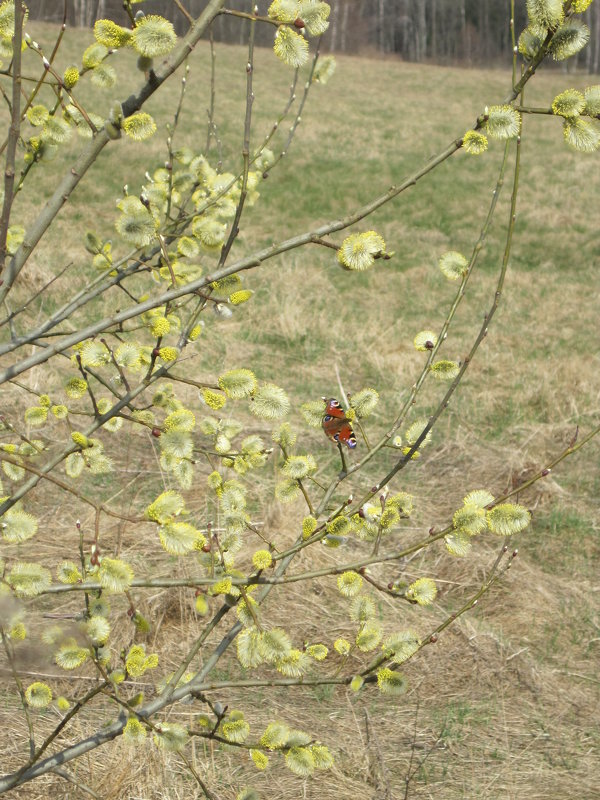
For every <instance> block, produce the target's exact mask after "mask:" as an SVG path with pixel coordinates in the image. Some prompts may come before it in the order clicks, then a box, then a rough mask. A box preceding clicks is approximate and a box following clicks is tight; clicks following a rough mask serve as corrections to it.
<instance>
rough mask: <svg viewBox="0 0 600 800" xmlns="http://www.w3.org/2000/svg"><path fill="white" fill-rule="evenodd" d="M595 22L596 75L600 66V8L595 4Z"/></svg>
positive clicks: (594, 62) (594, 64)
mask: <svg viewBox="0 0 600 800" xmlns="http://www.w3.org/2000/svg"><path fill="white" fill-rule="evenodd" d="M594 16H595V24H594V34H595V35H594V37H593V41H594V61H593V64H592V72H593V73H594V75H596V74H597V73H598V66H600V9H599V8H598V6H597V5H596V6H595V14H594Z"/></svg>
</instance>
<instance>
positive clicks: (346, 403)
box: [334, 364, 350, 408]
mask: <svg viewBox="0 0 600 800" xmlns="http://www.w3.org/2000/svg"><path fill="white" fill-rule="evenodd" d="M334 366H335V377H336V378H337V382H338V386H339V387H340V394H341V396H342V400H343V401H344V406H345V408H350V401H349V400H348V395H347V394H346V391H345V389H344V386H343V384H342V379H341V377H340V371H339V369H338V365H337V364H335V365H334Z"/></svg>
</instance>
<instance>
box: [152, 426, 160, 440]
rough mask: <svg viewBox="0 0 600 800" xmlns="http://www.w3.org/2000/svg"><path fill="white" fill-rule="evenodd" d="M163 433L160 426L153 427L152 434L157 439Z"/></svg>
mask: <svg viewBox="0 0 600 800" xmlns="http://www.w3.org/2000/svg"><path fill="white" fill-rule="evenodd" d="M161 433H162V431H161V429H160V428H152V436H154V437H155V438H156V439H158V437H159V436H160V435H161Z"/></svg>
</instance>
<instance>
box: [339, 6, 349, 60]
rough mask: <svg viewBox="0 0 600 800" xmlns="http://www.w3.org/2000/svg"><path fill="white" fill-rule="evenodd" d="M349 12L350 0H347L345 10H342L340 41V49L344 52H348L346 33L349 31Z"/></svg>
mask: <svg viewBox="0 0 600 800" xmlns="http://www.w3.org/2000/svg"><path fill="white" fill-rule="evenodd" d="M349 13H350V3H349V0H346V2H345V3H344V10H343V11H342V36H341V42H340V49H341V51H342V53H345V52H346V40H347V36H346V34H347V33H348V16H349Z"/></svg>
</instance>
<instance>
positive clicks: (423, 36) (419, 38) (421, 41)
mask: <svg viewBox="0 0 600 800" xmlns="http://www.w3.org/2000/svg"><path fill="white" fill-rule="evenodd" d="M415 44H416V53H415V60H416V61H425V57H426V55H427V20H426V17H425V0H417V25H416V37H415Z"/></svg>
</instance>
